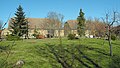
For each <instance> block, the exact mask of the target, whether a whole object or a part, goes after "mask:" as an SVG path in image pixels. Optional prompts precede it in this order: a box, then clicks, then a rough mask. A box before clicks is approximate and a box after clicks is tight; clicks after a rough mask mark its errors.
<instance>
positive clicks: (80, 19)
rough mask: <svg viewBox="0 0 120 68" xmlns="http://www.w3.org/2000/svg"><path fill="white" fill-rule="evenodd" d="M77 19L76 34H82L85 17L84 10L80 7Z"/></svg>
mask: <svg viewBox="0 0 120 68" xmlns="http://www.w3.org/2000/svg"><path fill="white" fill-rule="evenodd" d="M77 21H78V27H77V29H78V34H79V35H80V36H83V35H84V33H85V18H84V12H83V11H82V9H80V13H79V16H78V18H77Z"/></svg>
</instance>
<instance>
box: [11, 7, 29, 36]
mask: <svg viewBox="0 0 120 68" xmlns="http://www.w3.org/2000/svg"><path fill="white" fill-rule="evenodd" d="M15 15H16V17H14V18H12V21H11V24H12V25H11V28H12V29H13V31H12V34H13V35H17V36H22V35H24V34H27V32H28V26H27V24H28V22H27V19H25V14H24V12H23V8H22V7H21V5H19V7H18V8H17V11H16V13H15Z"/></svg>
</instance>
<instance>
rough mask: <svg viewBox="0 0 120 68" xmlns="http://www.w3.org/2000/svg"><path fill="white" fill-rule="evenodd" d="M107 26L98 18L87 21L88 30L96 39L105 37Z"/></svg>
mask: <svg viewBox="0 0 120 68" xmlns="http://www.w3.org/2000/svg"><path fill="white" fill-rule="evenodd" d="M105 26H106V25H105V23H103V22H102V21H100V20H99V19H98V18H94V19H88V20H86V30H88V31H89V34H90V35H94V36H95V37H104V35H105V31H106V29H105Z"/></svg>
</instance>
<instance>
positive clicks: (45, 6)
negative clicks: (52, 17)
mask: <svg viewBox="0 0 120 68" xmlns="http://www.w3.org/2000/svg"><path fill="white" fill-rule="evenodd" d="M19 5H22V7H23V9H24V12H25V14H26V17H32V18H45V17H47V13H48V12H50V11H54V12H58V13H61V14H63V15H64V21H67V20H74V19H76V18H77V16H78V15H79V10H80V8H82V9H83V12H84V13H85V17H86V18H89V17H92V18H94V17H97V18H100V17H103V16H104V15H105V13H106V12H108V11H109V12H110V11H112V10H117V11H119V12H120V0H0V20H2V21H3V22H6V21H7V19H8V16H9V14H11V15H10V17H13V16H14V13H15V11H16V8H17V7H18V6H19Z"/></svg>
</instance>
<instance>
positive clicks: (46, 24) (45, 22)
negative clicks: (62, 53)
mask: <svg viewBox="0 0 120 68" xmlns="http://www.w3.org/2000/svg"><path fill="white" fill-rule="evenodd" d="M11 20H12V19H11ZM11 20H10V21H9V27H8V28H10V25H11V24H10V23H11ZM27 20H28V22H29V23H28V25H29V29H35V28H36V29H50V28H51V29H52V28H53V29H58V26H59V25H58V23H57V22H55V23H52V22H53V21H52V20H50V19H47V18H27Z"/></svg>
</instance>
